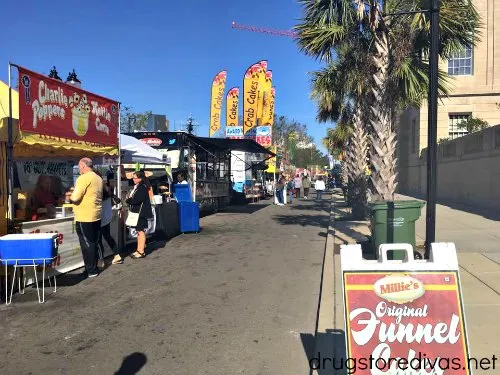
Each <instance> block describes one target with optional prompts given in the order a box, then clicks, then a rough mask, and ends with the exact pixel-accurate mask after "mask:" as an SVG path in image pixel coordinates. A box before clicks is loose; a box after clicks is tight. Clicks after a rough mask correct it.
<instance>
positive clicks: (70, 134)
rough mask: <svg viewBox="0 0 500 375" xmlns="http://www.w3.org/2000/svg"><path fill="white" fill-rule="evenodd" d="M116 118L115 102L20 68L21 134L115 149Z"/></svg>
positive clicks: (116, 141)
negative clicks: (95, 144) (31, 134)
mask: <svg viewBox="0 0 500 375" xmlns="http://www.w3.org/2000/svg"><path fill="white" fill-rule="evenodd" d="M118 118H119V105H118V102H115V101H112V100H109V99H106V98H103V97H100V96H97V95H95V94H92V93H89V92H87V91H84V90H81V89H78V88H76V87H73V86H71V85H67V84H65V83H62V82H60V81H58V80H55V79H52V78H49V77H46V76H43V75H41V74H38V73H34V72H31V71H29V70H26V69H24V68H19V128H20V130H21V131H23V132H28V133H35V134H40V135H43V136H48V137H53V138H55V139H57V138H63V139H70V140H72V141H81V142H88V143H97V144H102V145H110V146H114V145H117V144H118V136H117V134H118Z"/></svg>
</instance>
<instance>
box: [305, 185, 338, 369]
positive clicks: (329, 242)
mask: <svg viewBox="0 0 500 375" xmlns="http://www.w3.org/2000/svg"><path fill="white" fill-rule="evenodd" d="M334 211H335V200H334V194H332V200H331V202H330V220H329V224H328V230H327V237H326V243H325V252H324V255H323V269H322V271H321V281H320V289H319V301H318V311H317V319H316V328H315V333H314V337H315V348H314V352H313V353H312V354H313V357H315V358H318V357H322V358H325V357H330V358H332V357H333V356H334V353H335V340H333V339H332V334H333V333H335V329H334V328H335V325H336V324H335V315H336V313H335V308H336V307H335V299H334V291H335V258H334V241H335V237H334V236H335V213H334ZM311 360H312V358H308V361H309V369H310V374H318V375H319V374H325V373H327V371H326V369H322V368H319V369H314V368H312V366H311ZM320 366H321V364H320ZM328 373H331V372H328Z"/></svg>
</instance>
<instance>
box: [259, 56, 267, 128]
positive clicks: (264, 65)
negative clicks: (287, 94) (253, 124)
mask: <svg viewBox="0 0 500 375" xmlns="http://www.w3.org/2000/svg"><path fill="white" fill-rule="evenodd" d="M260 67H261V69H262V71H261V73H260V74H259V95H258V98H259V103H258V104H257V121H259V125H261V124H262V114H263V113H264V93H265V88H266V75H267V61H261V62H260Z"/></svg>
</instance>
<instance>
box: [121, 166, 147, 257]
mask: <svg viewBox="0 0 500 375" xmlns="http://www.w3.org/2000/svg"><path fill="white" fill-rule="evenodd" d="M132 180H133V181H134V189H133V190H132V192H131V193H130V196H129V197H128V198H127V199H126V201H125V202H126V203H127V204H128V205H129V208H128V209H129V210H130V212H134V213H137V214H139V215H138V216H139V219H138V220H137V225H136V226H135V227H133V228H135V230H136V232H137V250H136V251H135V252H134V253H133V254H132V255H131V258H133V259H139V258H144V257H145V256H146V251H145V248H146V232H145V230H146V229H147V228H148V219H151V218H153V213H152V211H151V210H152V209H151V200H150V199H149V193H148V191H149V186H148V183H147V180H146V175H145V174H144V172H143V171H136V172H134V173H133V175H132Z"/></svg>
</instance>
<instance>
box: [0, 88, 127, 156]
mask: <svg viewBox="0 0 500 375" xmlns="http://www.w3.org/2000/svg"><path fill="white" fill-rule="evenodd" d="M11 95H12V134H13V141H14V158H19V157H30V158H33V157H35V158H43V157H66V158H80V157H83V156H89V157H92V156H97V155H118V147H115V146H105V145H98V144H90V143H85V142H72V141H71V140H68V139H64V138H59V137H47V136H44V135H40V134H34V133H27V132H21V131H20V130H19V94H18V92H17V91H16V90H14V89H12V91H11ZM8 124H9V86H8V85H7V84H6V83H4V82H2V81H0V142H7V141H8Z"/></svg>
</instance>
